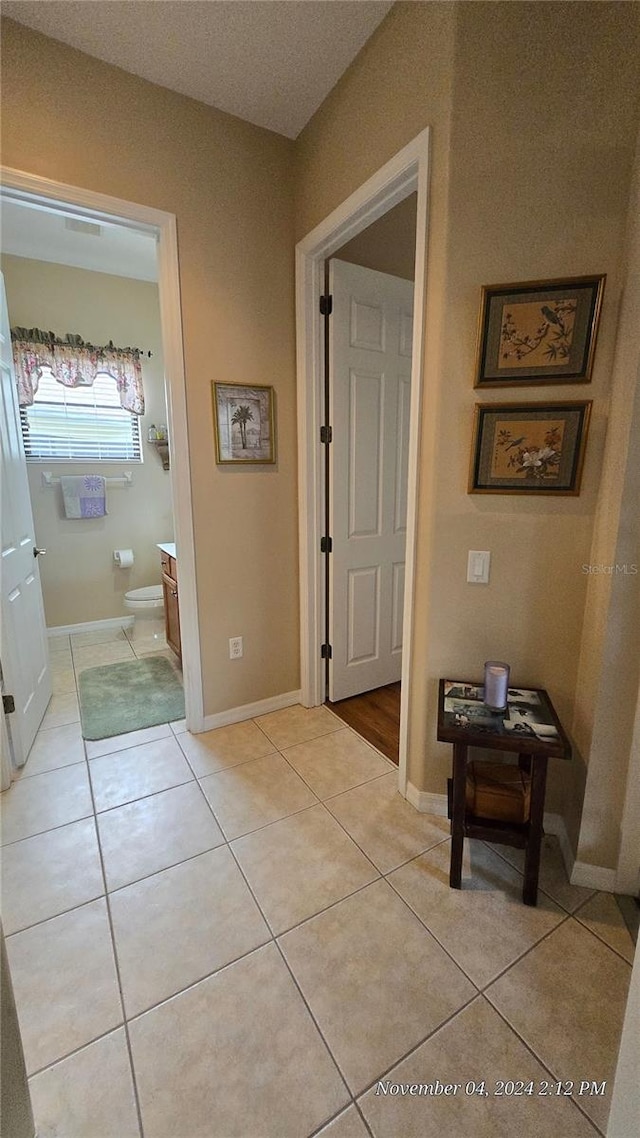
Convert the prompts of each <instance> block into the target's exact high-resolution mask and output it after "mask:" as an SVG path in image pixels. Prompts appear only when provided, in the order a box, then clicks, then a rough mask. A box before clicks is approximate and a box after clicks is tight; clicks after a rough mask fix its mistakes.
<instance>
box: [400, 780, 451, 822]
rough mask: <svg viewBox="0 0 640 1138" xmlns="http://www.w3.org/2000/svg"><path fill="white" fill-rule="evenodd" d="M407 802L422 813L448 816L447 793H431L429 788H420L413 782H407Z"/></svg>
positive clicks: (442, 816) (440, 816)
mask: <svg viewBox="0 0 640 1138" xmlns="http://www.w3.org/2000/svg"><path fill="white" fill-rule="evenodd" d="M406 797H407V802H410V803H411V805H412V806H415V808H416V810H419V811H420V813H421V814H437V815H438V817H439V818H446V817H447V796H446V794H431V793H430V791H428V790H418V788H417V786H414V785H413V783H412V782H408V783H407V795H406Z"/></svg>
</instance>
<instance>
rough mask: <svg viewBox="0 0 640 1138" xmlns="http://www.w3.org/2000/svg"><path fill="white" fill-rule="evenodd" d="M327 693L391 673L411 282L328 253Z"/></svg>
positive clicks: (401, 547)
mask: <svg viewBox="0 0 640 1138" xmlns="http://www.w3.org/2000/svg"><path fill="white" fill-rule="evenodd" d="M329 287H330V292H331V295H332V297H333V309H332V314H331V317H330V321H329V395H330V423H331V426H332V429H333V441H332V443H331V445H330V447H329V455H330V458H329V472H330V473H329V483H330V485H329V514H330V536H331V537H332V539H333V552H332V554H331V555H330V557H329V566H330V570H329V609H328V611H329V630H330V632H329V634H330V643H331V647H332V656H331V659H330V662H329V699H330V700H332V701H336V700H340V699H346V698H347V697H348V696H352V695H356V694H358V693H360V692H363V691H370V690H371V689H372V688H376V687H380V686H382V685H383V684H389V683H393V682H394V681H395V680H399V679H400V675H401V669H402V617H403V606H404V567H405V542H406V527H407V459H408V449H409V409H410V402H411V400H410V386H411V344H412V336H413V282H411V281H406V280H402V279H400V278H399V277H392V276H389V275H388V274H386V273H378V272H374V271H373V270H371V269H363V268H361V267H360V266H358V265H351V264H347V263H346V262H344V261H339V260H335V259H334V260H332V261H331V262H330V268H329Z"/></svg>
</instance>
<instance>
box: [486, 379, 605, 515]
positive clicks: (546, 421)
mask: <svg viewBox="0 0 640 1138" xmlns="http://www.w3.org/2000/svg"><path fill="white" fill-rule="evenodd" d="M591 406H592V402H591V400H583V401H579V400H577V401H568V402H557V403H555V402H554V403H477V404H476V409H475V421H474V435H473V444H472V448H471V469H470V473H469V486H468V492H469V493H470V494H535V495H538V494H555V495H556V497H562V496H565V495H571V496H577V495H578V494H579V493H580V484H581V479H582V468H583V465H584V456H585V449H586V444H587V435H588V431H589V420H590V417H591Z"/></svg>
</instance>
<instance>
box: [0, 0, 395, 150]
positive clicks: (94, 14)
mask: <svg viewBox="0 0 640 1138" xmlns="http://www.w3.org/2000/svg"><path fill="white" fill-rule="evenodd" d="M391 7H392V3H391V2H389V3H387V2H386V0H384V2H382V0H348V2H347V0H3V3H2V13H3V15H5V16H10V17H11V18H12V19H14V20H18V21H19V22H20V23H22V24H26V25H27V26H28V27H31V28H34V29H36V30H37V31H40V32H43V33H44V34H45V35H47V36H51V37H52V38H53V39H57V40H62V41H63V42H64V43H67V44H70V45H71V46H72V47H76V48H79V49H80V50H81V51H84V52H87V54H89V55H93V56H96V57H97V58H98V59H103V60H105V61H106V62H107V63H113V64H115V65H116V66H118V67H122V68H123V69H124V70H125V71H130V72H132V73H133V74H134V75H140V76H142V77H143V78H144V79H149V80H150V81H151V82H152V83H158V84H160V85H161V86H163V87H169V88H170V89H171V90H173V91H179V92H180V93H181V94H183V95H190V96H191V97H192V98H194V99H199V100H200V102H203V103H208V104H209V105H210V106H214V107H219V108H220V109H221V110H223V111H228V112H229V113H230V114H233V115H238V116H239V117H240V118H242V119H246V120H247V121H248V122H252V123H256V124H257V125H258V126H263V127H267V128H268V129H269V130H274V131H277V132H278V133H279V134H284V135H286V136H287V137H289V138H295V137H296V136H297V135H298V134H299V133H300V131H301V130H302V128H303V127H304V126H305V124H306V123H307V122H308V121H309V119H310V118H311V116H312V115H313V114H314V112H315V111H316V110H317V109H318V107H319V106H320V104H321V103H322V101H323V100H324V98H325V97H326V96H327V95H328V93H329V91H330V90H331V89H332V87H334V86H335V84H336V82H337V81H338V79H339V78H340V76H341V75H342V74H343V72H344V71H345V70H346V68H347V67H348V66H349V64H350V63H351V61H352V60H353V58H354V57H355V56H356V55H357V53H358V52H359V51H360V49H361V47H362V46H363V45H364V44H365V43H366V41H367V40H368V38H369V36H370V35H371V34H372V32H373V31H374V30H375V28H376V27H377V25H378V24H379V23H380V22H381V20H382V19H383V18H384V16H385V15H386V13H387V12H388V11H389V9H390V8H391Z"/></svg>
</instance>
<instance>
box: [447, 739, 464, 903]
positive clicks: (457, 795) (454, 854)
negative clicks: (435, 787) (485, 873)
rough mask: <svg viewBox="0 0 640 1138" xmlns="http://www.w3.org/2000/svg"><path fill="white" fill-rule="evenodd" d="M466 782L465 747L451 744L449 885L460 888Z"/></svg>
mask: <svg viewBox="0 0 640 1138" xmlns="http://www.w3.org/2000/svg"><path fill="white" fill-rule="evenodd" d="M466 782H467V747H466V744H465V743H454V744H453V797H452V811H451V870H450V872H449V885H450V886H451V888H452V889H460V887H461V884H462V854H463V849H464V812H465V791H466Z"/></svg>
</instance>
